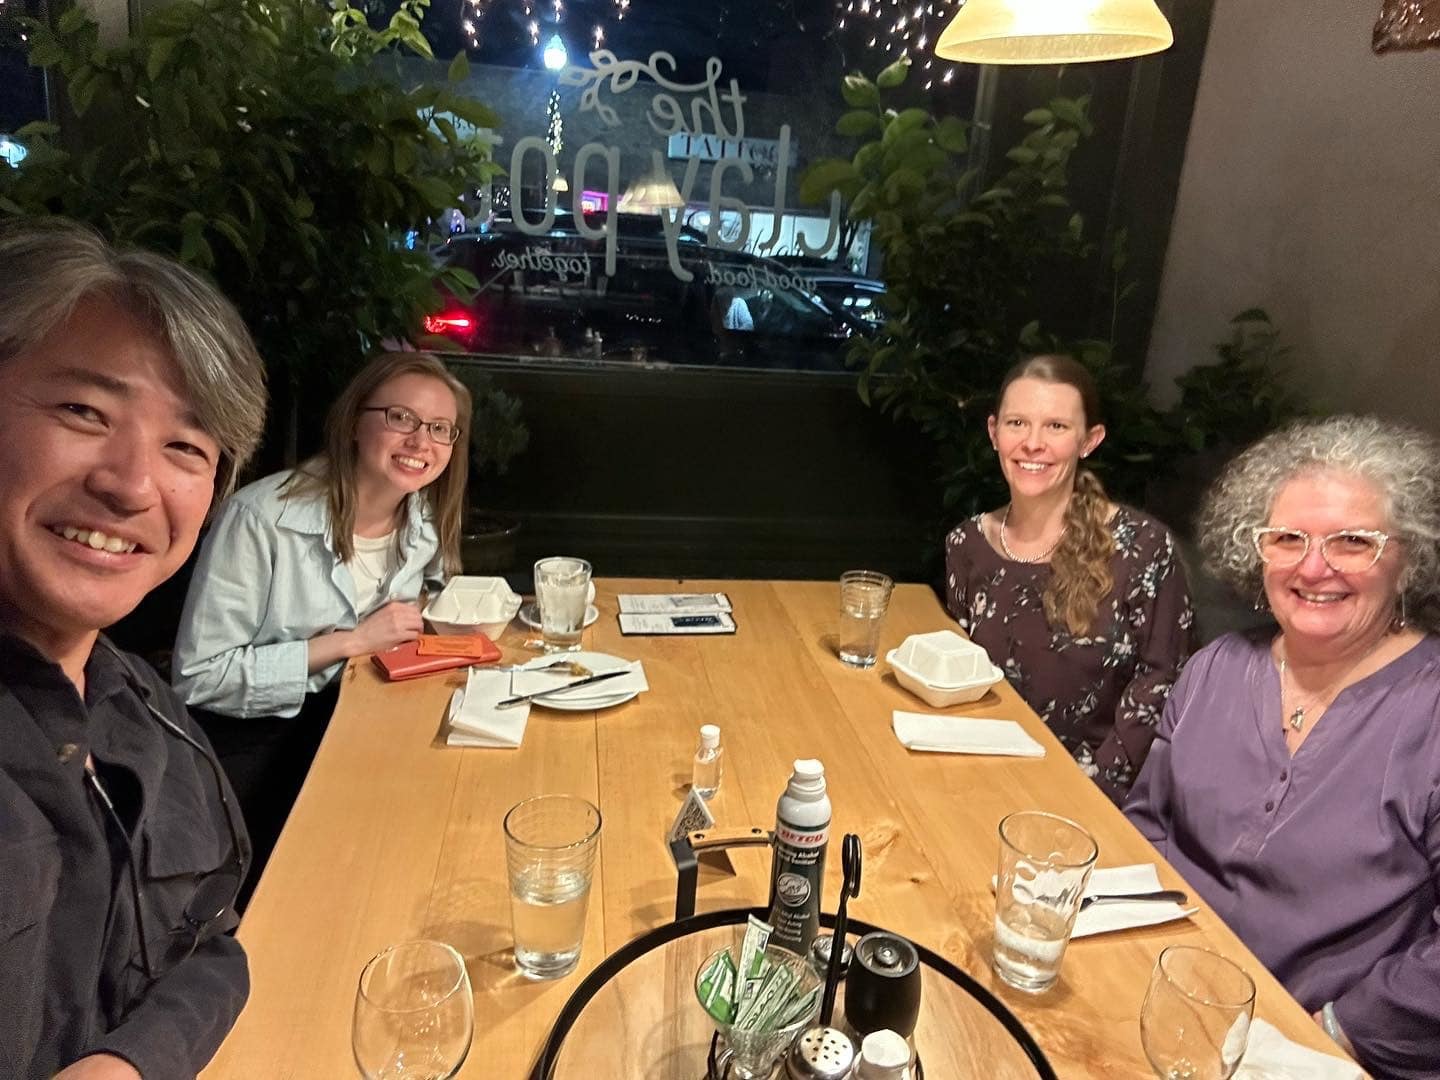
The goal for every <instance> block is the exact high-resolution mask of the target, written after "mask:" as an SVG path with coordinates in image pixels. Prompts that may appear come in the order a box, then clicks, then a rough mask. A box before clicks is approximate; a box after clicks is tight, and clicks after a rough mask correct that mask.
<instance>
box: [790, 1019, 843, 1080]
mask: <svg viewBox="0 0 1440 1080" xmlns="http://www.w3.org/2000/svg"><path fill="white" fill-rule="evenodd" d="M854 1064H855V1044H854V1043H853V1042H851V1041H850V1036H849V1035H846V1034H845V1033H844V1032H843V1031H841V1030H839V1029H838V1028H833V1027H812V1028H807V1029H806V1030H804V1031H803V1032H801V1033H800V1037H799V1038H798V1039H796V1040H795V1041H794V1042H793V1043H791V1044H790V1052H789V1053H788V1054H786V1055H785V1076H786V1078H787V1080H843V1078H845V1077H848V1076H850V1075H851V1072H850V1070H851V1068H852V1066H854Z"/></svg>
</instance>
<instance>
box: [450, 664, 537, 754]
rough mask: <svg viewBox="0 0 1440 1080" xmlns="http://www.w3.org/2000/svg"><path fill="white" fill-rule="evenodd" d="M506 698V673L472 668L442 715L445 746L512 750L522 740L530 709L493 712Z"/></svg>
mask: <svg viewBox="0 0 1440 1080" xmlns="http://www.w3.org/2000/svg"><path fill="white" fill-rule="evenodd" d="M509 696H510V672H508V671H487V670H486V669H484V668H477V667H472V668H471V669H470V674H469V675H468V676H467V677H466V679H465V688H464V689H463V690H456V691H455V693H453V694H452V695H450V708H449V709H448V711H447V712H446V714H445V715H446V721H447V726H448V730H447V731H446V733H445V744H446V745H447V746H479V747H516V746H519V745H520V741H521V740H522V739H523V738H524V737H525V722H526V721H527V720H528V719H529V718H530V706H529V705H519V706H516V707H515V708H511V709H497V708H495V704H496V702H498V701H500V700H501V699H502V698H506V697H509Z"/></svg>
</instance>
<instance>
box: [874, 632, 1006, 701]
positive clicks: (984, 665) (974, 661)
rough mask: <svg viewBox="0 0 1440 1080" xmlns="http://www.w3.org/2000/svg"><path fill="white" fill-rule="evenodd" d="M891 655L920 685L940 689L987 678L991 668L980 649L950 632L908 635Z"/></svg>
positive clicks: (966, 684)
mask: <svg viewBox="0 0 1440 1080" xmlns="http://www.w3.org/2000/svg"><path fill="white" fill-rule="evenodd" d="M891 655H892V656H893V657H894V658H895V659H898V660H899V662H900V664H901V666H903V667H905V668H908V669H909V670H910V673H911V674H912V675H914V676H915V677H916V678H918V679H919V680H920V681H921V682H924V683H926V684H928V685H930V686H933V687H937V688H939V689H942V690H953V689H955V688H956V687H960V686H969V685H970V684H971V683H974V682H975V681H976V680H978V679H986V678H989V677H990V671H991V668H992V667H993V665H992V664H991V663H990V657H989V655H988V654H987V653H986V652H985V650H984V649H982V648H981V647H980V646H979V645H976V644H975V643H974V642H973V641H971V640H970V639H969V638H966V637H964V636H962V635H960V634H957V633H956V632H955V631H954V630H934V631H932V632H930V633H928V634H911V635H910V636H909V637H907V638H906V639H905V640H904V641H902V642H901V643H900V644H899V646H898V647H897V648H896V649H895V651H894V652H893V653H892V654H891ZM893 662H894V661H893V660H892V664H893Z"/></svg>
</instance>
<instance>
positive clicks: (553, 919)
mask: <svg viewBox="0 0 1440 1080" xmlns="http://www.w3.org/2000/svg"><path fill="white" fill-rule="evenodd" d="M599 842H600V811H599V810H598V809H597V808H596V807H595V806H594V804H592V803H590V802H588V801H586V800H585V799H582V798H580V797H578V796H576V795H537V796H535V797H534V798H532V799H525V800H524V801H523V802H518V803H516V804H515V805H514V806H512V807H511V808H510V812H509V813H508V814H506V815H505V859H506V863H507V865H508V867H509V871H510V923H511V926H512V928H513V929H514V931H515V964H516V966H517V967H519V969H520V970H521V972H523V973H524V974H526V975H529V976H531V977H533V978H537V979H555V978H559V977H560V976H561V975H567V974H569V973H570V972H571V971H573V970H574V969H575V965H576V964H577V963H579V962H580V945H581V942H582V940H583V939H584V937H585V908H586V905H587V903H588V901H589V899H590V881H591V879H592V878H593V876H594V873H595V852H596V849H597V847H598V846H599Z"/></svg>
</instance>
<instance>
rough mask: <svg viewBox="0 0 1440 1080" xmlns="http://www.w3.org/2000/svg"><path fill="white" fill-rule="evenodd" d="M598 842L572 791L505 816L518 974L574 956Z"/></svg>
mask: <svg viewBox="0 0 1440 1080" xmlns="http://www.w3.org/2000/svg"><path fill="white" fill-rule="evenodd" d="M582 595H583V594H582ZM599 843H600V811H599V810H598V809H597V808H596V807H595V806H594V804H592V803H590V802H588V801H586V800H585V799H582V798H580V797H578V796H576V795H537V796H535V797H534V798H531V799H525V800H524V801H522V802H518V803H516V804H515V805H514V806H512V807H511V808H510V812H509V813H507V814H506V815H505V861H506V864H507V866H508V868H509V872H510V924H511V927H512V928H513V929H514V931H515V964H516V966H517V967H518V968H519V969H520V971H521V973H522V974H525V975H528V976H530V977H531V978H535V979H556V978H559V977H560V976H562V975H568V974H569V973H570V972H571V971H574V970H575V965H576V964H578V963H579V962H580V945H581V942H582V940H583V939H584V937H585V908H586V905H587V904H588V902H589V900H590V881H591V879H592V878H593V877H594V874H595V852H596V850H597V848H598V847H599Z"/></svg>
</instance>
